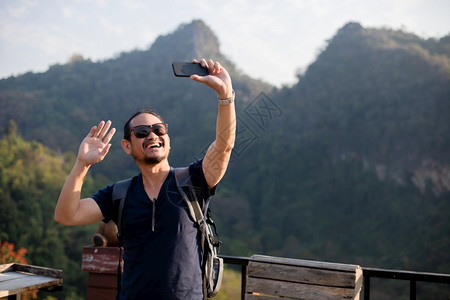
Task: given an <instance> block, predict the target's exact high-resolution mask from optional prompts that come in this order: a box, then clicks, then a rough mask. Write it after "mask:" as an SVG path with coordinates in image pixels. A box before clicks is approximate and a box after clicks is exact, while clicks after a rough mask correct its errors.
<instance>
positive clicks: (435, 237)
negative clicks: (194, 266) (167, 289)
mask: <svg viewBox="0 0 450 300" xmlns="http://www.w3.org/2000/svg"><path fill="white" fill-rule="evenodd" d="M195 57H211V58H213V59H218V60H220V61H221V62H223V64H224V65H225V66H226V67H227V69H228V70H229V71H230V73H231V74H232V77H233V84H234V87H235V89H236V94H237V98H236V106H237V110H238V120H237V121H238V138H237V141H236V146H235V149H234V152H233V156H232V161H231V163H230V166H229V170H228V172H227V175H226V176H225V178H224V179H223V181H222V182H221V184H220V187H219V189H218V195H217V196H216V199H215V200H214V202H213V203H212V209H213V212H214V215H215V218H216V220H217V223H218V226H219V228H220V232H221V238H222V239H223V241H224V246H223V253H224V254H230V255H233V254H235V255H249V254H252V253H261V254H270V255H280V256H288V257H297V258H303V259H317V260H323V261H336V262H349V263H355V264H360V265H363V266H371V267H386V268H398V269H409V270H418V271H431V272H444V273H450V254H449V253H450V240H449V239H448V235H449V233H450V176H449V174H450V155H449V149H450V132H449V131H450V118H449V116H450V102H449V100H450V35H448V36H446V37H443V38H441V39H439V40H437V39H422V38H420V37H418V36H416V35H414V34H411V33H406V32H403V31H398V30H391V29H375V28H364V27H362V26H361V25H360V24H358V23H348V24H346V25H345V26H343V27H342V28H341V29H339V30H338V31H337V33H336V35H335V36H334V37H332V38H331V39H330V40H329V41H328V44H327V46H326V47H325V49H324V50H323V51H322V52H321V53H320V54H319V55H318V57H317V59H316V61H315V62H314V63H312V64H311V65H310V66H309V67H308V68H307V70H306V71H305V72H304V73H302V74H298V82H297V83H296V84H295V85H293V86H285V87H283V88H281V89H276V88H274V87H272V86H270V85H268V84H265V83H263V82H261V81H258V80H255V79H252V78H250V77H248V76H246V75H245V74H243V73H242V72H240V71H239V69H238V67H237V66H235V65H234V64H233V62H231V61H229V60H228V59H227V58H226V57H224V55H223V54H221V52H220V47H219V42H218V39H217V38H216V37H215V35H214V33H213V32H212V31H211V30H210V29H209V28H208V26H207V25H206V24H205V23H203V22H202V21H200V20H195V21H193V22H191V23H188V24H182V25H180V27H179V28H178V29H177V30H175V31H174V32H173V33H170V34H168V35H165V36H160V37H159V38H157V39H156V41H155V42H154V43H153V45H152V46H151V47H150V48H149V49H148V50H144V51H132V52H129V53H122V54H120V55H118V56H117V57H115V58H111V59H109V60H106V61H103V62H95V63H94V62H91V61H89V60H85V59H83V58H82V57H80V56H74V57H73V58H72V59H71V60H70V61H69V62H68V63H67V64H64V65H54V66H52V67H50V68H49V70H48V71H46V72H44V73H38V74H34V73H27V74H24V75H21V76H18V77H11V78H7V79H3V80H0V106H1V107H2V109H1V110H0V127H4V128H5V127H6V125H7V123H8V122H9V120H14V121H15V123H16V124H17V126H18V130H19V131H20V132H21V135H22V136H23V137H24V139H25V140H37V141H39V142H41V143H43V144H44V145H46V146H48V147H49V148H51V149H53V151H56V152H67V151H70V152H75V151H76V150H77V147H78V144H79V142H80V141H81V139H82V138H83V137H84V135H85V134H86V133H87V131H88V130H89V128H90V127H91V126H92V125H94V124H96V123H97V122H98V121H99V120H100V119H111V120H113V123H114V124H115V126H117V127H118V129H119V132H118V133H117V134H116V137H115V138H114V140H113V148H112V150H111V153H110V154H109V155H108V157H107V159H106V160H105V161H104V162H103V163H102V164H100V165H98V166H95V167H94V168H92V173H91V174H92V175H93V179H94V181H93V182H94V183H93V185H96V184H97V185H98V188H100V187H102V186H103V185H104V184H107V183H110V182H112V181H114V180H119V179H122V178H124V177H127V176H131V175H133V174H135V173H136V168H135V167H134V163H133V161H132V159H130V158H129V157H127V156H126V155H125V154H124V153H123V151H122V150H121V148H120V146H119V143H120V139H121V128H120V127H121V126H122V124H123V123H124V121H125V120H126V119H127V118H128V116H129V115H130V114H131V113H132V112H133V111H134V110H135V109H137V108H140V107H142V106H145V105H151V106H153V107H154V108H155V109H156V110H157V111H159V112H160V113H161V114H162V116H163V117H164V118H165V120H166V121H167V122H168V123H169V124H170V125H169V128H170V135H171V143H172V153H171V163H172V165H174V166H180V165H184V164H187V163H189V162H190V161H192V160H193V159H196V158H198V157H201V155H202V153H203V152H204V150H205V148H206V147H207V146H208V145H209V143H210V142H211V141H212V139H213V138H214V125H215V117H216V110H217V104H216V101H215V95H214V94H213V93H212V92H211V91H210V90H209V89H208V88H206V87H203V86H201V85H198V84H197V83H195V82H192V81H190V80H188V79H182V78H175V77H174V76H173V75H172V70H171V62H172V61H174V60H188V61H190V60H191V59H192V58H195ZM87 242H88V241H87Z"/></svg>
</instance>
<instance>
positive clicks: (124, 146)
mask: <svg viewBox="0 0 450 300" xmlns="http://www.w3.org/2000/svg"><path fill="white" fill-rule="evenodd" d="M120 144H121V145H122V149H123V151H125V152H126V153H127V154H131V144H130V141H129V140H125V139H123V140H122V142H121V143H120Z"/></svg>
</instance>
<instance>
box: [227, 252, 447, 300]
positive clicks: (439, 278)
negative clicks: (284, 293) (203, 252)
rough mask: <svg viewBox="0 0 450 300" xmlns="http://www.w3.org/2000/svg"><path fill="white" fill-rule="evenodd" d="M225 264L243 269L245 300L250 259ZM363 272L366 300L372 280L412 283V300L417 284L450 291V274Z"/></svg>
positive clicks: (239, 259)
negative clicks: (447, 285) (438, 286)
mask: <svg viewBox="0 0 450 300" xmlns="http://www.w3.org/2000/svg"><path fill="white" fill-rule="evenodd" d="M221 257H222V258H223V260H224V263H225V264H228V265H234V266H238V267H240V269H241V299H242V300H244V299H245V294H246V290H245V288H246V285H247V283H246V279H247V266H248V264H249V260H250V259H249V258H248V257H238V256H227V255H221ZM362 270H363V278H364V284H363V295H364V300H370V291H371V278H385V279H391V280H407V281H409V283H410V289H409V291H410V295H409V296H410V299H411V300H415V299H416V295H417V291H416V289H417V282H428V283H443V284H449V289H450V274H438V273H426V272H411V271H400V270H388V269H376V268H366V267H362ZM449 294H450V293H449Z"/></svg>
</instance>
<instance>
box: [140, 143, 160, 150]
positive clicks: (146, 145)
mask: <svg viewBox="0 0 450 300" xmlns="http://www.w3.org/2000/svg"><path fill="white" fill-rule="evenodd" d="M162 146H163V144H162V142H156V143H155V142H146V143H144V148H145V149H158V148H161V147H162Z"/></svg>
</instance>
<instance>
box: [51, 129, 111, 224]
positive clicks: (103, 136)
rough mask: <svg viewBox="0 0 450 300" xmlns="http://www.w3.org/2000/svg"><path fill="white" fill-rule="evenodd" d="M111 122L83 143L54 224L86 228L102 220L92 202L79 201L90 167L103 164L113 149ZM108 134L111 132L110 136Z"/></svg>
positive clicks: (89, 134)
mask: <svg viewBox="0 0 450 300" xmlns="http://www.w3.org/2000/svg"><path fill="white" fill-rule="evenodd" d="M110 127H111V122H110V121H108V122H106V123H105V122H104V121H102V122H100V124H99V125H98V126H94V127H92V128H91V130H90V131H89V133H88V135H87V136H86V137H85V138H84V140H83V141H82V142H81V145H80V148H79V150H78V156H77V159H76V161H75V164H74V166H73V168H72V171H71V172H70V174H69V177H68V178H67V180H66V182H65V184H64V186H63V188H62V189H61V193H60V195H59V198H58V203H57V204H56V208H55V220H56V221H57V222H58V223H61V224H64V225H83V224H90V223H95V222H98V221H100V220H102V219H103V215H102V212H101V210H100V208H99V207H98V205H97V203H96V202H95V201H94V199H92V198H85V199H80V197H81V189H82V187H83V182H84V179H85V178H86V174H87V172H88V170H89V168H90V166H91V165H93V164H96V163H98V162H100V161H102V160H103V158H104V157H105V156H106V154H107V153H108V151H109V149H110V148H111V144H109V142H110V141H111V139H112V137H113V135H114V133H115V132H116V130H115V128H112V129H111V130H110V131H109V128H110ZM108 131H109V132H108Z"/></svg>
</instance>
